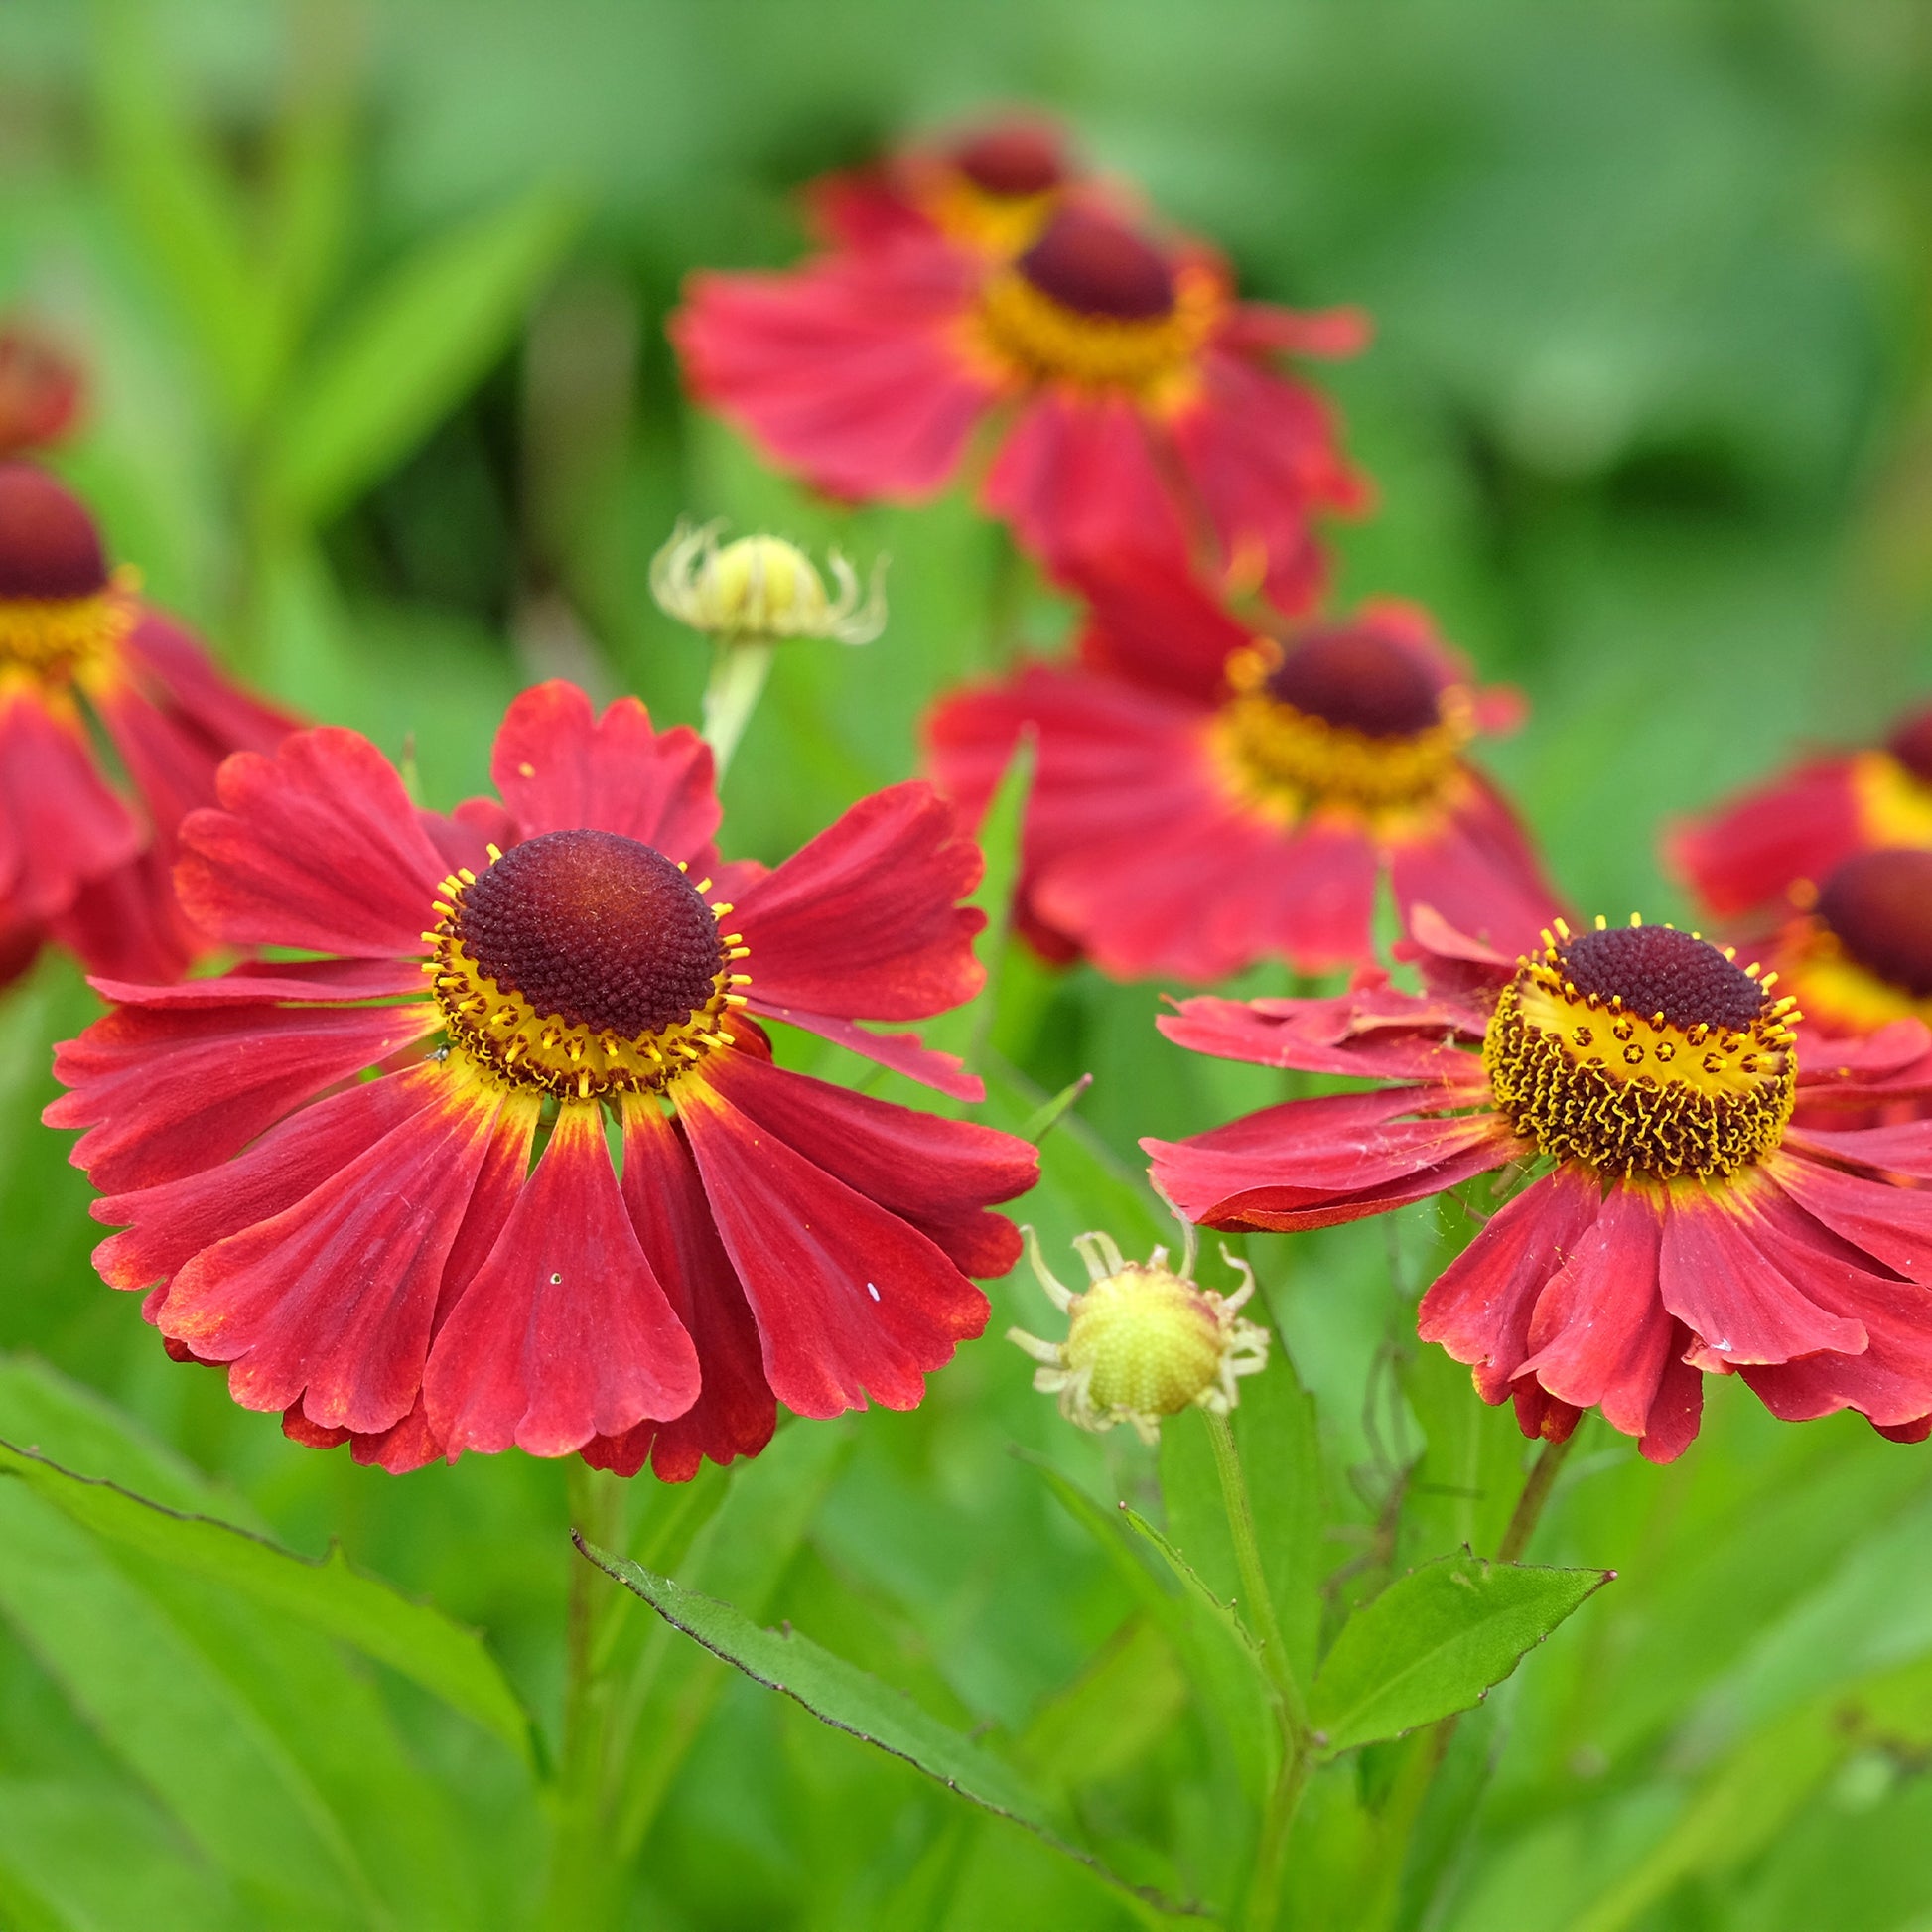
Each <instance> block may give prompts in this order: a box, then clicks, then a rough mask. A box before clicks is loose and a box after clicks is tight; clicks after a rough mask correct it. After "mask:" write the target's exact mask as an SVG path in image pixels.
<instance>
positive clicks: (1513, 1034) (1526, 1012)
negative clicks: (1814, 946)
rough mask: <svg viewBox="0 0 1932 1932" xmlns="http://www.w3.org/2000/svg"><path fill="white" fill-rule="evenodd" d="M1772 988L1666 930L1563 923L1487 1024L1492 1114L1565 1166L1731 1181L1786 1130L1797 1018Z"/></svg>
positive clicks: (1724, 955) (1714, 951)
mask: <svg viewBox="0 0 1932 1932" xmlns="http://www.w3.org/2000/svg"><path fill="white" fill-rule="evenodd" d="M1545 936H1546V938H1547V937H1549V935H1547V934H1546V935H1545ZM1776 977H1777V975H1776V974H1774V973H1772V974H1766V975H1765V976H1764V977H1763V978H1762V979H1760V978H1759V977H1758V972H1757V968H1756V967H1755V966H1752V967H1749V968H1745V967H1740V966H1739V965H1738V964H1737V963H1736V961H1735V960H1734V959H1733V958H1732V956H1731V955H1730V953H1729V952H1728V951H1721V950H1720V949H1719V948H1718V947H1716V946H1714V945H1712V944H1711V943H1710V942H1709V941H1708V940H1705V939H1701V938H1699V937H1698V936H1697V935H1696V934H1695V933H1690V932H1679V931H1678V930H1676V928H1675V927H1672V926H1642V925H1632V926H1621V927H1613V928H1610V929H1607V930H1606V929H1604V928H1602V927H1599V928H1598V929H1597V930H1596V931H1594V932H1586V933H1583V934H1582V935H1580V936H1575V937H1573V936H1572V934H1571V932H1570V930H1569V928H1568V927H1567V926H1565V925H1564V924H1563V923H1562V921H1561V920H1559V921H1558V923H1557V928H1556V936H1555V937H1554V939H1552V940H1551V942H1550V943H1549V944H1548V945H1547V946H1546V947H1545V948H1544V950H1543V952H1542V953H1541V954H1539V955H1537V956H1536V957H1534V958H1529V959H1525V960H1524V961H1523V962H1522V964H1521V965H1520V966H1519V967H1518V969H1517V973H1516V977H1515V979H1514V980H1512V981H1511V982H1510V984H1509V985H1508V986H1507V987H1505V988H1504V990H1503V993H1502V997H1501V998H1500V999H1499V1000H1498V1002H1497V1004H1496V1011H1495V1014H1494V1016H1493V1017H1492V1018H1491V1020H1490V1022H1489V1031H1488V1035H1487V1036H1486V1038H1485V1039H1484V1041H1483V1049H1482V1056H1483V1061H1484V1063H1485V1065H1486V1066H1487V1068H1488V1071H1489V1081H1490V1086H1491V1089H1492V1091H1493V1092H1494V1095H1495V1100H1496V1105H1497V1107H1498V1108H1499V1109H1500V1110H1501V1111H1502V1113H1503V1114H1504V1115H1505V1116H1506V1117H1507V1119H1508V1120H1509V1122H1510V1124H1511V1125H1512V1126H1513V1127H1514V1128H1515V1129H1516V1131H1517V1132H1518V1133H1519V1134H1521V1135H1523V1136H1524V1137H1525V1138H1526V1139H1529V1140H1533V1141H1534V1142H1535V1143H1536V1144H1537V1146H1538V1147H1539V1148H1540V1149H1541V1150H1542V1151H1543V1152H1544V1153H1545V1154H1548V1155H1551V1156H1553V1157H1554V1158H1555V1159H1557V1160H1559V1161H1582V1162H1585V1163H1586V1164H1587V1165H1588V1166H1590V1167H1593V1168H1597V1169H1600V1170H1602V1171H1603V1172H1605V1173H1625V1174H1632V1173H1640V1174H1646V1175H1648V1176H1650V1177H1651V1178H1653V1179H1657V1180H1670V1179H1674V1178H1676V1177H1677V1176H1678V1175H1680V1174H1688V1173H1695V1174H1703V1175H1706V1176H1710V1177H1721V1176H1723V1175H1725V1174H1728V1173H1734V1172H1735V1171H1736V1170H1737V1169H1739V1168H1741V1167H1743V1166H1744V1165H1745V1164H1746V1163H1748V1162H1751V1161H1755V1160H1756V1159H1757V1158H1758V1157H1759V1156H1760V1155H1762V1154H1766V1153H1768V1152H1769V1151H1770V1150H1771V1149H1772V1148H1774V1147H1776V1146H1777V1144H1778V1141H1779V1140H1780V1138H1781V1137H1782V1136H1783V1133H1784V1128H1785V1123H1786V1122H1787V1121H1788V1120H1789V1119H1790V1118H1791V1107H1792V1102H1793V1098H1794V1096H1795V1091H1796V1084H1797V1075H1798V1065H1797V1056H1796V1054H1795V1052H1794V1051H1793V1046H1792V1041H1793V1034H1792V1027H1793V1025H1794V1023H1795V1022H1796V1020H1797V1018H1798V1015H1797V1012H1796V1010H1795V1005H1794V1003H1793V1002H1792V1001H1791V1000H1790V999H1788V998H1783V999H1775V1000H1774V999H1772V998H1771V995H1770V983H1771V981H1773V980H1775V978H1776Z"/></svg>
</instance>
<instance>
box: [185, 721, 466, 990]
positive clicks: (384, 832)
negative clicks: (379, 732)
mask: <svg viewBox="0 0 1932 1932" xmlns="http://www.w3.org/2000/svg"><path fill="white" fill-rule="evenodd" d="M219 785H220V795H221V804H222V806H223V807H224V809H222V810H219V811H199V812H191V813H190V814H189V816H188V818H187V819H186V820H185V821H184V822H183V824H182V828H181V842H182V846H183V849H184V853H185V856H184V857H183V859H182V861H181V864H180V865H179V866H177V867H176V869H175V889H176V891H177V892H178V893H180V895H181V899H182V904H183V905H184V906H185V907H186V908H187V911H188V915H189V917H190V918H192V919H193V920H194V921H195V922H196V924H198V925H201V926H205V927H207V930H208V931H209V932H211V933H212V934H214V936H215V937H216V938H219V939H223V940H226V941H227V943H228V944H230V945H234V946H258V945H275V946H300V947H303V948H305V949H306V950H308V951H312V952H326V953H348V954H351V955H353V956H355V957H358V958H374V959H381V958H390V957H394V956H396V955H398V954H402V955H407V956H415V957H418V958H420V957H421V956H422V953H423V939H422V934H423V928H424V927H425V926H427V925H432V924H434V923H435V920H436V914H435V912H434V910H433V909H432V901H433V900H434V899H435V897H436V888H437V882H438V881H439V880H441V879H442V878H443V877H444V876H445V873H446V871H447V868H446V867H445V866H444V864H443V860H442V857H441V855H440V854H439V853H438V852H437V850H436V847H435V846H434V845H433V844H431V842H430V840H429V839H428V838H427V837H426V836H425V834H424V832H423V828H422V826H421V825H420V824H419V823H418V822H417V818H416V809H415V807H414V806H413V805H412V804H411V803H410V802H409V795H408V793H407V792H405V791H404V789H403V784H402V780H401V779H400V778H399V777H397V775H396V773H395V770H394V768H393V767H392V766H391V764H390V763H389V760H388V759H385V758H384V757H383V756H382V754H381V753H380V752H378V751H377V750H376V749H375V747H374V746H373V745H371V744H370V743H369V742H368V740H367V739H365V738H363V737H361V736H360V735H359V734H357V733H355V732H351V731H342V730H339V729H338V728H336V727H334V726H324V727H322V728H320V729H318V730H315V731H306V732H296V733H295V734H294V735H293V736H291V737H290V738H288V739H286V740H284V741H283V744H282V748H281V750H280V751H279V752H277V753H276V755H275V756H274V757H273V758H272V759H270V758H263V757H262V756H261V755H260V754H259V753H256V752H237V753H236V754H235V756H234V757H233V758H231V759H228V761H227V762H226V763H225V764H223V765H222V767H221V775H220V780H219Z"/></svg>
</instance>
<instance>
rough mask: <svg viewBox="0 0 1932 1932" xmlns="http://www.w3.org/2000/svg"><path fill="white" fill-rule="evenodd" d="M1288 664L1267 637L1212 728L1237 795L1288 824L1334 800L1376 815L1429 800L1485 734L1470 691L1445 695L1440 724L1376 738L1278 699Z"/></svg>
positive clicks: (1213, 744)
mask: <svg viewBox="0 0 1932 1932" xmlns="http://www.w3.org/2000/svg"><path fill="white" fill-rule="evenodd" d="M1281 662H1282V649H1281V646H1280V645H1279V644H1277V643H1276V642H1275V641H1274V640H1273V639H1272V638H1259V637H1258V638H1256V639H1255V641H1254V642H1253V643H1252V644H1250V645H1247V646H1246V647H1244V648H1243V649H1241V650H1237V651H1235V652H1234V653H1233V654H1232V655H1231V656H1230V657H1229V659H1228V666H1227V681H1228V685H1229V688H1230V691H1231V692H1232V695H1231V696H1230V697H1229V699H1228V701H1227V702H1226V703H1225V704H1224V705H1223V706H1222V707H1221V709H1220V711H1219V712H1218V713H1217V714H1216V716H1215V717H1214V719H1213V721H1212V723H1211V724H1210V725H1209V727H1208V733H1209V741H1208V742H1209V749H1210V751H1211V752H1212V754H1213V756H1214V759H1215V761H1216V763H1217V764H1218V765H1219V767H1220V769H1221V771H1222V773H1223V775H1224V777H1225V778H1226V780H1227V782H1228V784H1229V786H1230V788H1231V789H1232V790H1233V791H1234V792H1235V794H1236V795H1237V796H1238V797H1240V798H1242V799H1243V800H1245V801H1246V802H1247V803H1248V804H1250V805H1252V806H1254V807H1256V808H1257V809H1259V810H1260V811H1262V812H1263V813H1264V814H1266V815H1267V816H1268V817H1270V818H1273V819H1276V820H1278V821H1279V822H1280V823H1282V824H1287V825H1292V824H1295V823H1297V822H1298V821H1299V820H1301V819H1303V818H1305V817H1307V816H1308V815H1309V814H1310V813H1311V812H1313V811H1315V810H1318V809H1319V808H1320V807H1321V806H1323V805H1327V804H1339V805H1345V806H1348V807H1351V808H1352V809H1354V810H1356V811H1358V812H1364V813H1369V814H1379V813H1389V814H1395V813H1401V812H1404V811H1409V810H1413V809H1414V808H1415V807H1417V806H1420V805H1424V804H1427V803H1428V802H1430V801H1431V800H1432V799H1434V798H1435V797H1437V796H1438V795H1439V794H1440V793H1441V792H1442V791H1443V789H1444V788H1445V786H1446V785H1447V784H1448V783H1449V780H1450V779H1451V778H1452V777H1453V776H1454V774H1455V771H1456V768H1457V760H1458V759H1460V757H1461V754H1462V750H1463V748H1464V747H1465V746H1466V745H1467V744H1468V742H1469V741H1470V739H1471V738H1473V737H1474V736H1475V705H1474V700H1473V698H1472V697H1471V695H1470V693H1469V691H1468V690H1467V688H1466V687H1465V686H1462V685H1450V686H1449V687H1448V688H1447V689H1446V690H1445V691H1444V692H1443V693H1442V698H1441V711H1440V716H1439V718H1438V721H1437V722H1436V723H1435V724H1434V725H1430V726H1428V727H1426V728H1425V729H1424V730H1422V731H1419V732H1411V733H1407V734H1405V735H1403V736H1400V737H1386V738H1384V737H1371V736H1370V735H1369V734H1368V733H1367V732H1362V731H1357V730H1355V729H1354V728H1353V727H1352V726H1347V725H1334V724H1330V723H1329V722H1328V720H1327V719H1325V718H1318V717H1315V716H1314V715H1313V714H1312V713H1310V712H1306V711H1302V710H1300V709H1298V708H1297V707H1296V706H1294V705H1292V704H1287V703H1285V702H1284V701H1283V700H1281V699H1280V698H1277V697H1275V696H1274V695H1273V694H1272V693H1271V692H1270V690H1269V688H1268V680H1269V678H1270V677H1271V676H1272V674H1273V673H1274V672H1275V670H1276V669H1277V668H1279V666H1280V664H1281Z"/></svg>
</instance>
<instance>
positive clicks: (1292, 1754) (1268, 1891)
mask: <svg viewBox="0 0 1932 1932" xmlns="http://www.w3.org/2000/svg"><path fill="white" fill-rule="evenodd" d="M1313 1767H1314V1751H1313V1747H1312V1746H1311V1744H1310V1743H1309V1742H1308V1740H1307V1739H1306V1737H1305V1738H1304V1740H1303V1741H1302V1743H1301V1744H1299V1745H1298V1746H1296V1747H1295V1748H1293V1749H1291V1750H1289V1751H1287V1752H1286V1753H1285V1754H1284V1756H1283V1758H1282V1768H1281V1774H1280V1775H1279V1776H1278V1777H1277V1778H1276V1779H1275V1788H1274V1790H1273V1791H1271V1792H1270V1793H1269V1794H1268V1808H1267V1809H1266V1810H1265V1811H1264V1812H1263V1813H1262V1815H1261V1839H1260V1842H1259V1843H1258V1844H1257V1845H1256V1847H1255V1865H1254V1871H1253V1872H1252V1874H1251V1875H1250V1876H1249V1879H1248V1896H1247V1901H1246V1903H1245V1904H1244V1905H1243V1907H1242V1912H1241V1923H1242V1926H1243V1928H1244V1932H1274V1927H1275V1921H1276V1919H1277V1918H1279V1917H1280V1916H1281V1909H1282V1877H1283V1875H1284V1873H1285V1872H1286V1871H1287V1868H1288V1840H1289V1834H1290V1833H1291V1832H1292V1831H1293V1830H1294V1827H1295V1814H1296V1813H1297V1812H1298V1811H1299V1810H1300V1809H1301V1807H1302V1793H1303V1792H1304V1791H1306V1790H1307V1789H1308V1783H1309V1773H1310V1772H1311V1770H1312V1769H1313Z"/></svg>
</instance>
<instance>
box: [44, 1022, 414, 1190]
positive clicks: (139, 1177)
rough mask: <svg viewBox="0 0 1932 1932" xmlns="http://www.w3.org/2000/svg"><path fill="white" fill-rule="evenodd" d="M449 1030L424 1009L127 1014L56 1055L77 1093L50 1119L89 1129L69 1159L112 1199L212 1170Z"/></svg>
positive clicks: (57, 1067) (56, 1106) (51, 1111)
mask: <svg viewBox="0 0 1932 1932" xmlns="http://www.w3.org/2000/svg"><path fill="white" fill-rule="evenodd" d="M438 1024H440V1016H439V1015H438V1013H437V1010H436V1008H435V1007H433V1006H431V1005H430V1004H429V1003H428V1002H426V1001H425V1002H418V1003H416V1004H415V1005H412V1006H396V1007H349V1008H337V1009H335V1010H331V1009H328V1008H315V1007H309V1008H303V1007H260V1006H257V1007H238V1008H236V1007H228V1008H216V1009H213V1010H207V1011H192V1012H186V1013H176V1012H172V1011H169V1010H167V1009H165V1008H163V1009H159V1010H157V1009H153V1008H142V1007H121V1008H118V1009H117V1010H116V1011H114V1012H112V1013H110V1014H108V1015H107V1016H106V1018H105V1019H102V1020H96V1021H95V1022H94V1024H93V1025H92V1026H91V1027H89V1028H88V1029H87V1031H86V1032H85V1033H83V1034H82V1035H80V1036H79V1038H78V1039H70V1040H68V1041H66V1042H65V1043H64V1044H62V1045H61V1046H58V1047H57V1048H56V1049H55V1053H54V1072H55V1075H56V1077H57V1078H58V1079H60V1080H61V1081H62V1082H63V1083H64V1084H66V1085H67V1086H69V1088H71V1089H72V1091H71V1092H69V1093H64V1094H62V1095H60V1096H59V1097H58V1098H57V1099H55V1100H54V1101H52V1102H51V1103H50V1104H49V1105H48V1108H47V1110H46V1112H45V1113H44V1114H43V1115H42V1116H41V1118H42V1119H43V1120H45V1121H46V1122H47V1124H48V1126H50V1127H84V1128H86V1129H88V1132H86V1133H85V1134H83V1135H81V1137H80V1139H79V1140H78V1141H77V1142H76V1143H75V1144H74V1147H73V1151H72V1153H71V1154H70V1155H69V1160H71V1161H72V1162H73V1164H74V1166H75V1167H77V1168H82V1169H84V1170H85V1171H86V1172H87V1173H89V1174H90V1175H91V1176H92V1178H93V1182H94V1185H95V1186H96V1187H99V1188H102V1189H104V1190H107V1191H111V1192H116V1193H118V1192H121V1191H123V1190H125V1189H127V1188H130V1187H151V1186H154V1185H155V1184H156V1183H158V1182H160V1181H164V1180H176V1179H179V1178H180V1177H181V1176H182V1175H184V1174H190V1173H200V1172H201V1170H202V1169H204V1168H208V1167H212V1166H213V1165H214V1163H215V1162H217V1161H224V1160H226V1159H227V1158H228V1156H229V1155H231V1154H233V1153H235V1152H237V1151H238V1150H239V1149H241V1148H243V1147H245V1146H246V1145H247V1144H248V1143H249V1142H250V1141H252V1140H253V1139H254V1138H255V1136H256V1135H257V1134H259V1133H261V1132H262V1131H263V1130H264V1129H265V1128H268V1127H272V1126H273V1125H274V1124H275V1122H276V1121H278V1120H280V1119H281V1118H282V1116H283V1115H284V1114H286V1113H289V1112H291V1111H292V1110H293V1109H294V1108H296V1107H299V1106H300V1105H301V1104H302V1103H303V1102H304V1101H305V1100H310V1099H313V1098H314V1097H315V1095H317V1094H319V1093H321V1092H322V1091H323V1090H324V1089H325V1088H328V1087H332V1086H334V1085H335V1084H336V1083H337V1082H338V1081H339V1080H346V1079H349V1078H350V1077H351V1076H353V1075H354V1074H356V1073H359V1072H360V1071H361V1070H362V1069H363V1068H364V1067H367V1066H373V1065H374V1064H375V1063H376V1062H377V1061H379V1060H382V1059H384V1058H386V1057H387V1056H388V1055H389V1054H391V1053H393V1052H395V1051H396V1050H397V1049H398V1048H400V1047H403V1046H407V1045H408V1044H410V1043H411V1042H412V1041H413V1040H417V1039H420V1038H421V1037H422V1036H423V1035H425V1034H426V1033H428V1032H429V1031H430V1030H431V1029H432V1028H434V1027H436V1026H437V1025H438Z"/></svg>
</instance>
